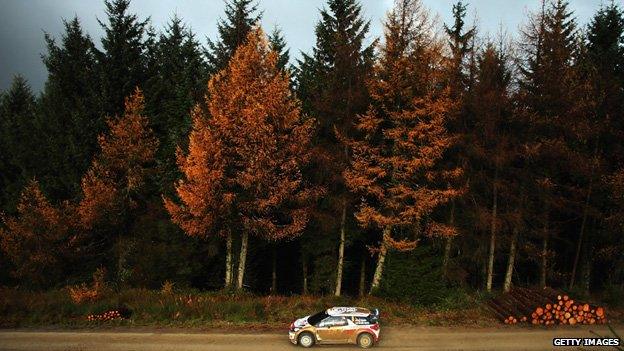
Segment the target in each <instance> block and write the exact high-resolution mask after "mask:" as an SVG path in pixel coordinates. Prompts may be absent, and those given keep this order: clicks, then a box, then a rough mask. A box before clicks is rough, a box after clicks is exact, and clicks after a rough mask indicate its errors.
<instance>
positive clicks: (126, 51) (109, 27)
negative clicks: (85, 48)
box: [98, 0, 149, 116]
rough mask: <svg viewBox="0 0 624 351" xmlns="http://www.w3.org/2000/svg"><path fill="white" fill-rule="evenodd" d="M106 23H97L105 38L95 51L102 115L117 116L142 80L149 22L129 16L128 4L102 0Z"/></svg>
mask: <svg viewBox="0 0 624 351" xmlns="http://www.w3.org/2000/svg"><path fill="white" fill-rule="evenodd" d="M104 4H105V5H106V15H107V23H104V22H102V21H100V20H98V22H99V23H100V26H102V28H103V29H104V32H105V35H104V37H103V38H102V48H103V51H101V52H100V51H98V68H99V73H100V80H101V89H102V91H101V94H102V97H101V99H102V105H103V106H102V112H103V113H104V115H106V116H115V115H120V114H121V113H122V112H123V108H124V99H125V98H126V96H129V95H131V94H132V92H133V91H134V89H135V88H136V87H137V86H139V87H140V86H142V85H143V83H144V82H145V80H146V78H147V77H146V71H147V63H146V56H145V55H144V54H145V51H146V42H145V40H146V34H147V33H146V28H147V25H148V23H149V19H147V20H144V21H140V20H139V19H138V16H137V15H135V14H130V13H129V7H130V0H111V1H109V0H105V1H104Z"/></svg>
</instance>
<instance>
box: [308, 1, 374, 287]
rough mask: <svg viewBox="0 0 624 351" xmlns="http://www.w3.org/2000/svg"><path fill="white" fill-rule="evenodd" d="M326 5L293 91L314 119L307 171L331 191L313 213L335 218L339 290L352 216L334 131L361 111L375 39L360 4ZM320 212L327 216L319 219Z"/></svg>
mask: <svg viewBox="0 0 624 351" xmlns="http://www.w3.org/2000/svg"><path fill="white" fill-rule="evenodd" d="M328 7H329V8H328V9H323V10H322V11H321V20H320V21H319V23H318V24H317V25H316V30H315V32H316V45H315V47H314V48H313V50H312V54H310V55H308V54H304V55H303V59H302V60H300V61H299V64H298V65H299V67H298V70H297V92H298V95H299V97H300V98H301V99H302V101H303V107H304V111H305V112H307V113H308V114H310V115H311V116H313V117H315V118H317V121H318V126H317V133H316V135H315V138H314V141H313V145H314V146H315V149H316V150H315V154H316V157H315V160H314V161H313V163H314V165H313V167H311V173H309V176H310V177H311V178H312V179H313V180H314V181H315V182H316V183H317V184H322V185H323V186H324V187H326V188H327V189H328V193H329V194H330V195H329V196H327V197H326V199H325V200H324V201H323V203H322V204H320V210H319V212H320V213H318V215H317V217H318V221H325V220H326V219H328V218H334V223H333V225H332V227H333V228H331V229H329V230H330V231H331V232H339V237H340V241H339V245H338V260H337V270H336V276H335V277H334V278H335V280H336V284H335V286H334V287H333V289H332V290H333V292H334V293H335V294H336V295H340V294H341V285H342V272H343V268H344V247H345V242H346V230H347V226H348V223H350V222H352V216H351V211H350V210H349V207H350V202H351V200H350V196H349V193H348V192H347V191H346V187H345V185H344V180H343V177H342V173H343V171H344V169H345V167H346V165H347V162H348V154H349V151H348V149H347V146H346V145H344V144H342V143H341V142H340V141H339V139H338V136H337V134H336V132H338V134H340V135H342V136H343V137H350V135H351V131H352V128H353V122H354V119H355V116H356V115H357V114H358V113H363V112H365V111H366V107H367V105H368V92H367V89H366V80H367V79H368V78H369V77H370V74H371V71H372V61H373V47H374V44H375V43H372V44H370V45H368V46H367V45H366V42H365V41H366V35H367V33H368V31H369V25H370V23H369V22H368V21H366V20H364V19H363V18H362V7H361V5H360V4H359V3H358V2H357V1H356V0H329V1H328ZM324 213H325V214H326V215H327V218H323V217H324ZM336 214H339V215H338V216H336ZM321 218H323V219H321ZM318 221H317V222H318ZM336 221H337V223H336ZM312 230H313V229H312ZM332 242H333V240H330V245H331V243H332ZM322 251H324V250H322V249H321V250H316V252H317V253H318V252H322ZM328 288H329V287H328Z"/></svg>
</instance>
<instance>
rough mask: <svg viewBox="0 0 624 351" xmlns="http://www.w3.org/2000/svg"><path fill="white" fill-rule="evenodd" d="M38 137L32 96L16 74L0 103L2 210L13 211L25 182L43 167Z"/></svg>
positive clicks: (37, 124)
mask: <svg viewBox="0 0 624 351" xmlns="http://www.w3.org/2000/svg"><path fill="white" fill-rule="evenodd" d="M42 139H43V138H42V137H41V124H40V123H39V118H38V115H37V106H36V101H35V97H34V95H33V93H32V90H31V89H30V86H29V85H28V83H27V82H26V80H25V79H24V78H23V77H22V76H19V75H17V76H15V78H14V79H13V82H12V83H11V87H10V88H9V89H8V90H7V91H6V92H5V93H4V94H3V96H2V101H1V102H0V159H1V160H2V167H3V168H2V170H0V178H2V182H1V183H2V185H3V189H2V191H1V194H0V199H1V202H0V204H1V205H2V209H3V211H5V212H7V213H13V212H14V211H15V209H16V205H17V200H18V197H19V194H20V192H21V190H22V189H23V187H24V186H25V185H26V182H27V181H28V180H29V179H32V178H34V177H36V176H38V175H39V174H41V173H42V169H45V164H46V161H45V160H41V159H40V158H39V156H38V155H39V153H38V149H39V142H40V141H42Z"/></svg>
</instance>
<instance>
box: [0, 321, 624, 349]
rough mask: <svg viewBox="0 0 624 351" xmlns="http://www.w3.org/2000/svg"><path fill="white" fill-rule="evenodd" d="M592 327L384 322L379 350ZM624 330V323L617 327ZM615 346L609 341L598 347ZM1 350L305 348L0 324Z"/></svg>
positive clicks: (488, 343)
mask: <svg viewBox="0 0 624 351" xmlns="http://www.w3.org/2000/svg"><path fill="white" fill-rule="evenodd" d="M590 330H595V331H597V332H598V333H599V334H601V335H608V332H607V330H606V328H604V327H594V328H585V327H579V328H562V329H558V328H556V329H548V330H544V329H528V328H527V329H524V328H501V329H482V328H481V329H477V328H475V329H472V328H458V327H457V328H443V327H405V328H398V327H393V328H390V327H388V328H382V341H381V342H380V343H379V345H377V347H376V348H375V349H378V350H421V351H427V350H498V351H500V350H514V351H515V350H553V349H556V350H579V349H578V348H565V347H557V348H555V347H553V346H552V339H553V338H554V337H574V338H580V337H592V336H593V335H592V334H591V333H590ZM616 330H617V331H618V332H619V333H620V335H624V328H622V326H619V327H616ZM315 349H317V350H332V351H333V350H357V349H358V348H357V347H356V346H318V347H315ZM596 349H601V350H613V349H612V348H609V347H601V348H596ZM0 350H20V351H21V350H29V351H30V350H37V351H39V350H54V351H56V350H62V351H78V350H84V351H87V350H89V351H99V350H102V351H104V350H106V351H121V350H123V351H157V350H158V351H165V350H166V351H187V350H189V351H190V350H202V351H211V350H215V351H216V350H218V351H234V350H236V351H245V350H255V351H269V350H270V351H280V350H290V351H294V350H302V348H299V347H296V346H294V345H291V344H290V343H289V342H288V337H287V335H286V333H275V332H261V333H258V334H254V333H244V334H241V333H235V332H232V333H224V332H214V333H213V332H208V333H199V332H192V333H184V332H182V331H180V332H177V331H175V332H172V331H157V330H154V331H141V332H134V331H131V330H130V331H129V330H122V331H102V332H94V331H31V330H24V331H22V330H0Z"/></svg>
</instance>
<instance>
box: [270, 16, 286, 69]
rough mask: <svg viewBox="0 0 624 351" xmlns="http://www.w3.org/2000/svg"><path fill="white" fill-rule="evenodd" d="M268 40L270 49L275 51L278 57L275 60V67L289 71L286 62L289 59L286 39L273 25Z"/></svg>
mask: <svg viewBox="0 0 624 351" xmlns="http://www.w3.org/2000/svg"><path fill="white" fill-rule="evenodd" d="M269 42H270V43H271V49H272V50H273V51H275V52H276V53H277V55H278V57H279V59H278V60H277V67H278V68H279V69H281V70H286V71H288V72H290V68H289V67H288V62H289V61H290V49H288V47H287V46H286V39H284V34H282V31H281V30H280V29H279V28H278V27H275V28H274V29H273V31H272V32H271V35H269Z"/></svg>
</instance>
